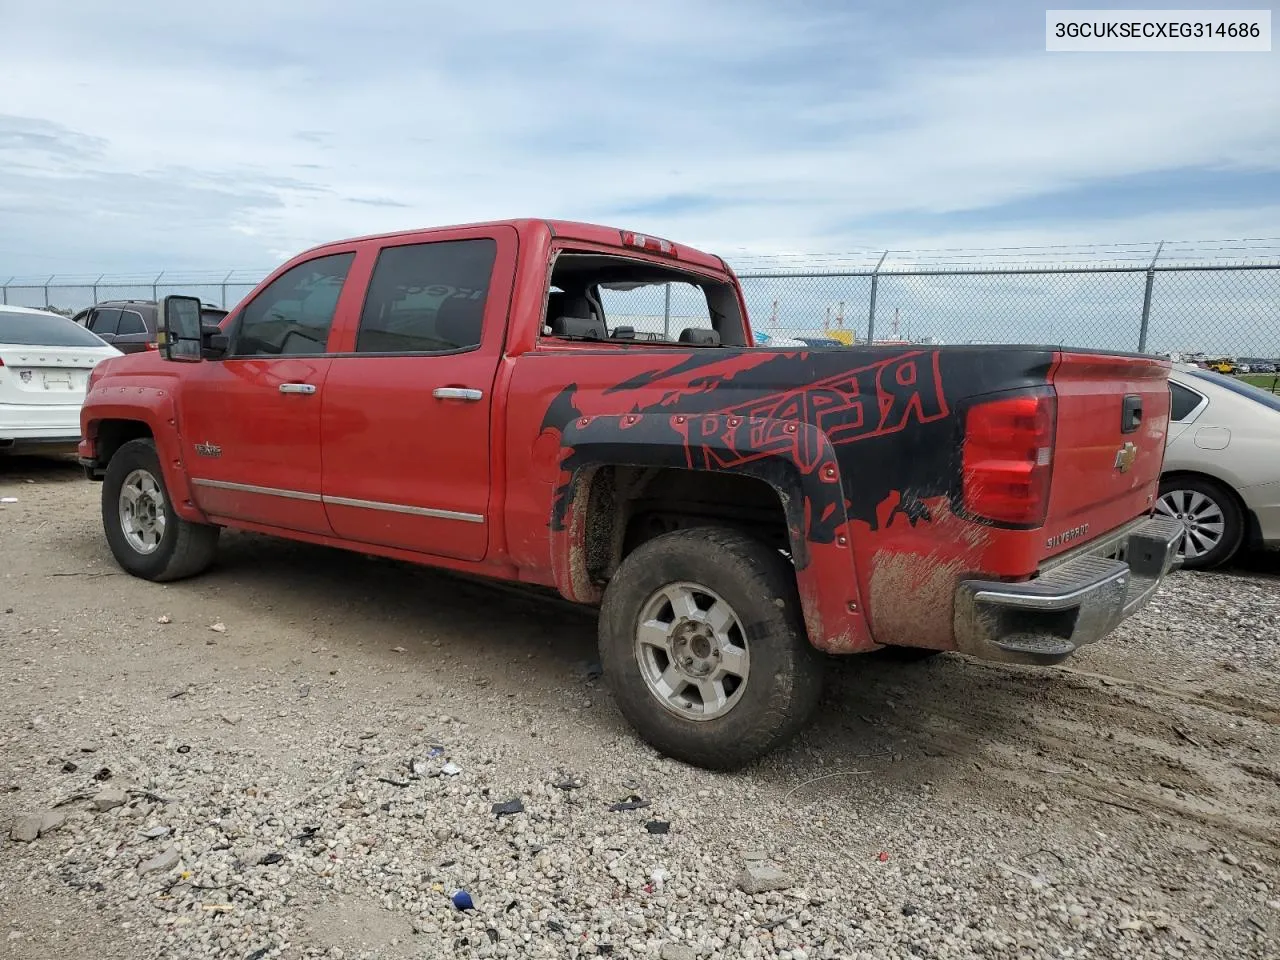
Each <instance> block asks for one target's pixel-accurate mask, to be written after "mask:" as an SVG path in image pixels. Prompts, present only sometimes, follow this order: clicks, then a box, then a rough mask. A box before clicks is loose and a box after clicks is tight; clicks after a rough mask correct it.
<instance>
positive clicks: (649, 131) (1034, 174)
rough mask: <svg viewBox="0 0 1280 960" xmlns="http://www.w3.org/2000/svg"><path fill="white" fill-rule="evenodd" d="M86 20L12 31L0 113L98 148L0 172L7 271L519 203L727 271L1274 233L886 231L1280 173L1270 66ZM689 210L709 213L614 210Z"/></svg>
mask: <svg viewBox="0 0 1280 960" xmlns="http://www.w3.org/2000/svg"><path fill="white" fill-rule="evenodd" d="M81 7H82V5H68V4H61V5H59V4H56V3H46V4H45V5H43V6H36V5H28V6H27V7H25V8H23V9H22V10H20V11H15V12H14V13H13V15H12V17H11V18H10V19H11V20H12V23H11V24H10V25H9V30H8V31H7V33H8V35H9V36H8V41H7V49H6V56H5V59H4V61H3V63H0V88H2V89H4V90H5V91H6V96H5V100H4V112H6V113H8V114H11V115H13V116H17V117H21V118H27V119H26V120H24V121H23V122H31V121H32V120H34V121H39V122H44V123H47V124H55V125H57V128H60V129H61V136H62V137H63V142H65V143H80V144H82V145H83V144H93V149H92V150H84V151H82V152H81V153H80V154H77V155H75V156H72V157H71V158H70V159H67V158H66V157H61V158H58V159H57V160H56V162H49V163H43V164H41V163H34V164H33V163H32V160H33V154H32V150H33V149H34V150H36V151H37V153H38V152H39V148H38V147H35V148H33V147H29V146H28V147H24V148H23V150H24V152H23V154H22V156H23V157H24V158H25V159H26V161H27V162H28V165H29V166H28V168H27V169H25V170H21V171H18V172H16V173H15V172H13V171H12V170H10V171H9V172H7V173H0V208H4V207H5V206H6V205H8V206H9V207H12V208H14V209H21V210H22V211H24V213H23V214H22V216H21V217H20V218H18V219H17V221H16V224H18V225H20V226H21V228H22V229H23V230H26V231H29V232H30V236H27V237H24V238H23V240H22V242H21V243H19V244H15V243H14V242H13V241H9V240H6V241H5V242H0V261H2V260H3V259H5V258H8V259H14V257H13V254H12V251H11V250H9V248H10V247H15V246H16V247H18V248H19V249H20V250H24V251H25V258H23V259H17V260H16V261H15V262H30V263H33V264H35V263H37V262H40V263H41V264H42V265H47V264H49V263H54V264H55V265H58V266H60V262H59V259H58V258H65V257H69V258H81V259H82V261H83V268H84V269H86V270H89V269H95V268H98V267H99V266H111V267H112V268H119V267H116V264H117V263H120V264H123V262H124V260H130V261H131V262H133V263H134V264H135V265H136V267H137V268H150V267H153V266H156V267H163V266H166V265H169V264H170V263H171V262H173V263H176V264H177V265H180V266H186V267H191V266H196V265H208V266H210V267H217V266H221V265H223V264H227V265H252V264H255V263H262V264H263V265H268V264H269V263H270V262H272V261H273V260H275V259H277V258H278V257H279V256H280V251H285V250H288V251H296V250H298V249H300V248H302V247H305V246H308V245H310V244H312V243H315V242H320V241H323V240H328V239H333V238H335V237H340V236H349V235H354V234H362V233H370V232H377V231H381V230H387V229H397V228H402V227H412V226H415V225H426V224H435V223H449V222H458V221H469V220H480V219H489V218H495V217H508V216H523V215H548V216H560V217H572V218H582V219H593V220H604V221H606V222H616V221H619V220H621V221H622V222H623V223H624V224H626V225H634V226H636V227H637V228H639V229H647V230H651V231H653V232H656V233H659V234H662V235H666V236H672V237H676V238H678V239H682V240H686V241H688V242H693V243H698V244H701V245H704V246H708V247H710V248H712V249H716V250H717V251H719V252H723V253H725V254H726V255H729V256H732V255H734V254H735V253H743V252H755V253H762V252H775V251H778V250H796V251H810V252H812V251H819V250H823V249H828V250H830V249H839V250H847V249H850V248H851V247H854V246H867V247H878V246H880V245H897V246H902V245H912V246H938V245H957V246H959V245H990V244H1003V243H1008V242H1012V241H1013V240H1014V239H1017V240H1019V241H1027V240H1030V241H1032V242H1041V243H1044V242H1056V241H1058V240H1063V242H1075V240H1076V238H1079V239H1080V240H1085V239H1088V240H1094V241H1106V240H1109V239H1125V240H1141V239H1149V238H1158V237H1160V236H1166V235H1169V234H1173V235H1182V236H1186V235H1189V234H1200V235H1203V236H1227V235H1233V234H1240V233H1243V234H1246V235H1258V234H1259V232H1260V231H1261V232H1263V235H1269V232H1274V227H1269V226H1268V224H1273V223H1275V222H1276V221H1275V206H1274V203H1273V202H1272V201H1274V200H1275V198H1258V202H1257V203H1256V204H1248V205H1246V204H1239V205H1237V206H1235V207H1229V208H1226V209H1222V210H1217V211H1214V210H1204V209H1203V204H1202V203H1201V202H1200V201H1199V200H1198V199H1197V198H1196V197H1195V196H1169V197H1168V205H1167V209H1166V210H1165V211H1163V212H1161V213H1160V214H1158V215H1153V214H1130V213H1126V212H1125V211H1122V210H1121V211H1117V212H1116V214H1115V215H1114V216H1106V217H1098V216H1095V217H1093V218H1091V219H1089V220H1084V221H1079V222H1070V221H1069V220H1063V218H1061V217H1056V218H1054V219H1053V220H1046V221H1044V222H1043V223H1042V224H1041V225H1039V226H1030V227H1024V228H1019V229H1017V230H1010V229H1008V228H996V229H981V228H971V229H966V230H964V231H960V232H957V231H955V230H954V229H952V230H946V228H943V231H945V232H933V233H922V232H920V229H919V227H911V226H907V227H903V228H899V227H895V226H894V225H893V218H894V216H895V215H906V214H914V215H926V216H930V215H945V214H948V213H951V212H955V211H981V210H984V209H988V208H993V207H998V206H1000V205H1001V204H1007V203H1011V202H1016V201H1024V200H1027V199H1028V198H1036V197H1038V196H1042V195H1045V194H1052V193H1054V192H1058V191H1064V190H1071V189H1081V188H1088V187H1089V186H1090V185H1092V184H1095V183H1099V182H1106V181H1108V180H1111V179H1113V178H1116V177H1121V176H1142V175H1147V174H1152V173H1157V172H1160V171H1177V170H1184V169H1187V168H1202V169H1204V170H1208V171H1219V173H1218V175H1219V176H1222V177H1231V176H1233V175H1235V173H1237V172H1239V171H1246V170H1276V169H1278V168H1280V112H1278V111H1276V110H1275V108H1274V94H1273V91H1274V90H1276V89H1280V64H1278V63H1277V61H1276V60H1275V58H1274V57H1266V56H1259V57H1251V56H1205V57H1191V56H1167V57H1145V56H1110V57H1107V56H1096V57H1095V56H1084V55H1057V56H1050V55H1047V54H1044V53H1042V52H1040V51H1039V49H1038V46H1039V44H1041V43H1042V38H1043V33H1042V32H1041V33H1038V34H1037V33H1034V32H1033V33H1031V34H1029V35H1028V36H1027V37H1026V38H1024V40H1025V42H1024V43H1023V45H1022V46H1021V48H1020V49H1016V45H1015V44H1013V43H1012V42H1011V43H1010V44H1009V45H1008V49H1006V51H1005V52H1004V53H1003V54H1002V55H997V54H987V55H985V56H982V57H977V56H974V57H971V58H969V59H959V58H956V57H954V56H952V57H951V58H948V59H938V58H932V57H930V55H929V52H928V51H927V50H913V49H904V50H900V51H884V50H879V51H875V53H876V55H875V56H871V55H868V56H867V61H868V66H867V68H866V72H865V73H863V74H859V73H858V72H857V70H856V69H854V66H856V64H855V65H854V66H849V65H847V64H845V65H832V64H830V63H827V62H825V61H824V60H823V59H822V57H825V55H826V53H825V51H826V50H827V49H828V47H827V44H830V43H831V42H832V41H833V39H841V38H839V37H837V36H834V34H836V33H837V32H838V31H840V30H844V31H847V32H848V41H849V42H848V43H847V44H845V46H847V47H848V48H849V49H854V50H856V49H857V44H856V41H859V40H861V39H862V38H863V36H864V33H863V31H864V30H865V29H866V28H867V23H866V18H865V17H864V16H862V15H856V14H848V15H842V16H837V15H834V14H827V15H823V16H822V17H821V18H820V19H806V17H805V16H804V15H803V14H802V12H801V11H802V9H803V8H794V9H787V8H785V7H781V6H772V5H756V6H729V5H726V4H723V3H702V4H696V3H692V2H688V3H677V2H675V0H650V2H646V3H645V4H643V5H630V4H628V5H622V4H602V3H588V2H579V0H575V2H572V3H567V4H559V5H556V6H554V7H550V8H547V7H536V6H528V5H524V4H521V3H518V2H511V3H505V4H499V3H492V2H490V3H483V2H482V3H474V4H469V5H457V4H447V5H446V4H435V5H422V6H419V5H409V4H403V3H402V4H391V3H383V4H378V3H366V4H361V5H357V6H354V7H353V6H352V5H349V4H343V3H337V2H332V0H324V2H312V3H307V4H301V3H278V4H270V5H264V4H256V3H254V4H251V3H246V2H242V0H235V2H230V3H225V4H221V5H220V6H219V9H218V12H217V15H216V18H215V17H213V16H211V15H210V14H209V12H208V10H206V9H203V8H202V9H196V8H192V9H191V10H190V11H188V10H185V9H183V8H171V7H159V6H156V7H151V8H150V9H143V7H142V6H141V5H135V6H134V7H132V8H131V12H130V15H129V16H128V17H122V16H121V14H120V12H119V11H118V10H115V11H112V10H110V9H107V8H103V10H102V11H101V12H99V11H96V10H90V11H85V10H83V9H81ZM491 24H499V25H500V26H496V27H495V26H491ZM130 36H133V37H134V38H135V41H136V42H135V43H134V44H133V45H132V46H131V47H128V48H125V49H123V50H121V52H120V54H119V55H115V54H112V55H102V56H96V55H92V53H91V51H92V50H93V49H94V47H95V44H94V42H93V40H94V39H95V38H97V39H100V40H101V41H102V42H103V43H104V44H106V46H105V49H108V50H110V49H112V46H111V45H110V41H115V40H122V39H126V38H128V37H130ZM87 51H88V52H89V53H88V54H87V53H86V52H87ZM806 51H809V52H811V53H812V56H811V62H810V63H808V64H807V65H805V66H803V68H802V66H801V61H800V58H802V57H803V56H804V55H805V53H806ZM889 53H894V56H892V57H890V56H888V54H889ZM837 66H838V68H837ZM779 71H781V72H779ZM0 129H3V128H0ZM86 138H87V139H86ZM2 144H3V140H0V145H2ZM4 156H5V157H6V162H7V160H8V158H9V156H10V155H9V154H7V153H6V154H4ZM43 156H46V157H52V156H53V154H50V153H48V152H47V151H46V153H45V154H43ZM1206 175H1208V174H1206ZM68 181H70V182H68ZM672 196H676V197H679V196H688V197H695V198H696V197H708V198H710V199H711V201H712V202H711V203H707V204H703V205H699V206H691V207H690V208H689V209H688V210H685V211H682V210H680V209H678V205H677V206H676V207H673V209H671V210H669V211H667V212H662V210H661V208H660V207H654V208H653V210H652V212H649V213H640V212H632V213H630V214H620V213H618V211H619V210H624V209H632V208H636V209H638V208H643V207H644V205H645V203H646V202H649V201H654V200H660V199H661V198H664V197H672ZM387 201H390V203H388V202H387ZM1269 204H1270V205H1269ZM42 208H43V209H44V210H46V211H49V212H50V213H48V214H46V215H41V214H40V213H39V211H40V210H41V209H42ZM33 211H35V212H33ZM50 214H51V215H50ZM6 216H7V214H6ZM113 219H114V220H115V221H116V222H117V223H118V224H119V227H118V228H117V231H116V233H115V234H113V235H112V236H111V237H110V239H109V240H106V239H104V238H103V237H102V236H101V235H100V234H97V235H95V234H94V232H93V226H92V225H94V224H95V223H98V222H100V221H110V220H113ZM6 233H9V231H6ZM1068 236H1069V237H1071V238H1072V239H1071V240H1066V239H1065V238H1066V237H1068ZM33 269H34V267H33ZM0 272H4V269H3V267H0Z"/></svg>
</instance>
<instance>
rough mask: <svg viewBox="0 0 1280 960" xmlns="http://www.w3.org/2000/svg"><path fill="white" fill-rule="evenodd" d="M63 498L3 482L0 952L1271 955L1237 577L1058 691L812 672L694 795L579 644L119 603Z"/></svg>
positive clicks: (1252, 670)
mask: <svg viewBox="0 0 1280 960" xmlns="http://www.w3.org/2000/svg"><path fill="white" fill-rule="evenodd" d="M98 493H99V487H98V486H97V485H91V484H89V483H87V482H86V481H84V480H83V479H81V478H80V476H79V474H78V472H77V471H76V468H75V467H74V465H73V464H67V463H62V464H59V463H52V462H49V461H33V460H10V461H3V460H0V497H16V498H17V501H18V502H17V503H10V504H5V505H2V506H0V543H3V547H4V549H3V551H0V664H2V665H3V672H2V673H0V681H2V682H3V687H2V688H0V693H2V695H3V697H4V701H5V704H4V714H3V715H4V717H5V720H6V722H4V723H3V725H0V825H3V828H4V830H5V835H4V837H3V838H2V839H0V924H2V925H3V929H0V958H2V957H15V958H23V960H45V958H64V957H66V958H71V957H75V958H85V957H94V958H104V960H110V958H126V957H127V958H130V960H133V958H144V957H174V958H203V957H213V956H217V957H229V958H237V960H266V958H276V957H284V958H303V957H331V958H348V960H354V958H375V957H376V958H409V957H413V958H418V957H583V956H596V955H610V954H611V955H612V956H615V957H635V958H641V957H654V958H659V957H660V958H664V960H687V958H694V957H701V958H731V957H734V958H736V957H778V958H790V960H810V958H834V957H842V958H843V957H853V958H875V960H887V958H898V957H901V958H917V957H918V958H948V960H952V958H957V960H958V958H970V957H973V958H978V957H981V958H992V957H999V958H1015V957H1016V958H1041V957H1044V958H1050V957H1052V958H1107V957H1130V958H1146V957H1169V958H1177V957H1188V958H1191V957H1230V958H1233V960H1234V958H1241V960H1243V958H1257V960H1262V958H1271V960H1274V958H1276V957H1278V956H1280V871H1278V864H1280V761H1278V760H1277V745H1278V744H1280V732H1278V730H1280V728H1278V726H1277V724H1278V723H1280V667H1278V666H1277V663H1278V662H1280V661H1278V660H1277V654H1278V653H1280V615H1278V614H1280V609H1278V608H1280V564H1278V563H1276V562H1275V558H1274V557H1263V558H1260V559H1256V560H1254V561H1252V562H1251V566H1250V568H1248V569H1237V570H1233V571H1230V572H1226V573H1221V574H1212V575H1203V574H1201V575H1196V574H1178V575H1175V576H1174V578H1173V579H1172V582H1171V583H1170V584H1169V585H1168V586H1167V588H1166V589H1165V590H1164V592H1163V593H1162V594H1161V595H1160V597H1159V598H1158V600H1157V602H1156V605H1155V606H1153V607H1152V608H1150V609H1149V610H1148V611H1146V612H1144V614H1143V615H1142V616H1141V617H1140V618H1138V619H1137V620H1135V621H1134V622H1132V623H1130V624H1129V625H1126V626H1125V627H1124V628H1123V629H1122V631H1121V632H1120V633H1119V634H1118V635H1116V636H1115V637H1113V638H1111V639H1110V640H1109V641H1107V642H1106V643H1104V644H1103V645H1100V646H1099V647H1097V648H1096V649H1094V650H1090V651H1087V652H1086V653H1084V654H1082V655H1080V656H1078V657H1077V658H1075V659H1073V660H1072V661H1071V662H1070V663H1069V664H1068V665H1067V666H1065V667H1060V668H1055V669H1032V668H1016V667H1005V666H998V665H991V664H984V663H979V662H976V661H971V660H966V659H964V658H961V657H958V656H953V655H947V656H943V657H940V658H937V659H936V660H934V661H931V662H928V663H924V664H912V665H906V664H896V663H889V662H885V661H882V660H880V659H879V658H875V657H869V658H867V657H864V658H853V659H850V660H847V661H842V662H840V663H838V664H835V665H833V669H832V672H831V682H830V684H829V688H828V692H827V694H826V703H825V705H824V708H823V710H822V712H821V715H820V716H819V718H818V721H817V723H816V725H815V726H814V727H813V728H812V729H811V730H809V731H808V732H806V733H805V734H804V735H803V736H802V737H801V738H800V739H799V740H797V741H796V742H795V743H794V744H793V745H792V746H791V747H790V748H789V749H787V750H785V751H783V752H781V753H779V754H777V755H775V756H772V757H770V758H768V759H767V760H766V761H764V762H762V763H761V764H759V765H757V766H756V767H753V768H752V769H750V770H748V771H745V772H742V773H738V774H732V775H726V774H713V773H708V772H704V771H701V770H696V769H692V768H688V767H684V766H681V765H679V764H677V763H672V762H669V761H666V760H663V759H661V758H660V757H658V756H657V755H655V754H654V752H653V751H651V750H649V749H648V748H647V747H645V746H644V745H643V744H642V743H640V742H639V741H638V740H637V739H636V738H635V737H634V736H633V735H632V733H631V731H630V730H629V729H628V728H627V727H626V725H625V724H624V723H623V722H622V720H621V718H620V716H619V715H618V713H617V712H616V710H615V708H614V706H613V705H612V702H611V700H610V698H609V696H608V695H607V693H606V692H605V691H604V689H603V688H602V687H601V686H600V684H599V681H598V678H597V677H596V676H595V672H594V670H593V669H592V665H593V662H594V659H595V653H594V623H593V621H592V619H591V618H589V617H588V616H584V615H583V614H582V613H580V612H578V611H576V610H573V609H570V608H566V607H565V606H561V605H556V604H545V603H540V602H535V601H531V600H529V599H527V598H523V597H521V596H518V595H514V594H513V593H512V592H510V591H505V590H500V589H495V588H491V587H488V586H484V585H478V584H473V583H470V582H468V581H465V580H460V579H457V578H453V577H447V576H444V575H441V574H438V573H434V572H431V571H426V570H418V569H414V568H411V567H407V566H404V565H400V564H394V563H389V562H384V561H374V560H370V559H367V558H364V557H361V556H356V555H352V554H345V553H341V552H337V551H331V550H324V549H319V548H312V547H305V546H301V545H296V544H290V543H284V542H280V541H271V540H266V539H263V538H260V537H251V536H241V535H228V536H226V537H225V539H224V541H223V548H222V552H221V555H220V562H219V564H218V565H217V567H216V568H215V569H214V570H212V571H210V572H209V573H208V574H206V575H204V576H203V577H200V578H198V579H195V580H191V581H186V582H183V583H179V584H173V585H169V586H159V585H155V584H149V583H145V582H143V581H139V580H136V579H133V578H130V577H128V576H126V575H124V574H122V573H121V572H120V571H119V570H118V568H117V567H116V566H115V564H114V563H113V561H112V560H111V558H110V555H109V554H108V552H107V549H106V546H105V544H104V542H103V539H102V535H101V529H100V520H99V515H98ZM634 798H640V800H641V801H644V802H647V803H648V805H647V806H641V807H640V808H639V809H624V810H611V809H610V808H611V806H612V805H614V804H618V803H626V802H628V801H631V803H632V805H633V806H634V805H635V802H634ZM509 801H519V803H518V804H513V805H511V806H514V807H517V808H518V809H519V812H514V813H509V814H505V813H503V814H500V813H495V805H499V804H507V803H508V802H509ZM498 809H499V810H502V809H504V808H503V807H498ZM664 824H665V825H667V826H665V827H664V826H663V825H664ZM10 826H12V828H13V835H15V836H30V835H31V834H32V833H36V834H38V836H37V838H36V839H34V840H16V839H10V833H9V830H10ZM42 827H43V828H44V829H43V832H42V830H41V828H42ZM24 831H26V832H25V833H24ZM664 831H665V832H664ZM757 886H760V887H777V889H768V890H761V891H760V892H748V891H749V890H754V889H756V887H757ZM744 887H746V888H748V889H745V890H744V889H743V888H744ZM457 890H465V891H467V893H468V894H469V896H470V897H471V900H472V903H473V908H472V909H458V908H457V907H455V906H454V904H453V903H452V902H451V899H450V898H451V896H452V895H453V894H454V892H455V891H457Z"/></svg>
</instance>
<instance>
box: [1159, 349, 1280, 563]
mask: <svg viewBox="0 0 1280 960" xmlns="http://www.w3.org/2000/svg"><path fill="white" fill-rule="evenodd" d="M1169 389H1170V391H1172V394H1173V398H1172V400H1173V406H1172V409H1171V411H1170V415H1169V435H1168V438H1167V439H1166V442H1165V443H1166V445H1165V459H1164V473H1163V475H1162V477H1161V480H1160V499H1159V501H1158V502H1157V504H1156V511H1157V512H1158V513H1160V514H1163V515H1165V516H1168V517H1173V518H1175V519H1177V520H1179V521H1181V522H1182V525H1183V529H1184V531H1185V532H1184V534H1183V538H1182V547H1181V554H1182V558H1183V566H1185V567H1186V568H1188V569H1191V570H1207V569H1209V568H1211V567H1217V566H1221V565H1222V564H1224V563H1226V562H1227V561H1228V560H1230V559H1231V558H1232V557H1233V556H1235V554H1236V553H1237V551H1239V550H1240V548H1241V547H1242V546H1244V545H1246V544H1250V545H1254V546H1280V396H1277V395H1276V394H1273V393H1268V392H1267V391H1266V390H1263V389H1260V388H1259V387H1255V386H1252V385H1251V384H1249V383H1246V382H1245V381H1243V380H1237V379H1235V378H1234V377H1227V376H1223V375H1222V374H1220V373H1214V372H1213V371H1211V370H1203V369H1200V368H1199V367H1195V366H1192V365H1189V364H1176V365H1175V366H1174V368H1173V372H1172V373H1171V374H1170V377H1169Z"/></svg>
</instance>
